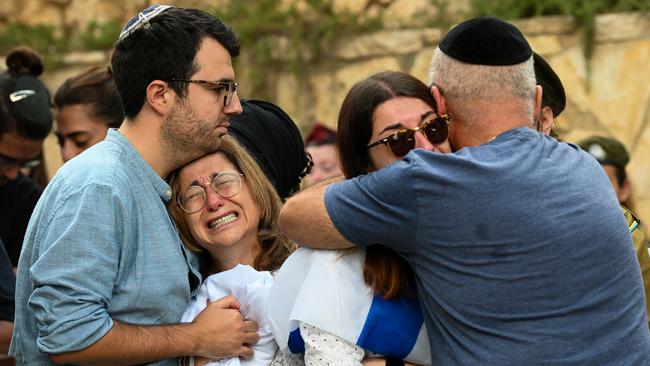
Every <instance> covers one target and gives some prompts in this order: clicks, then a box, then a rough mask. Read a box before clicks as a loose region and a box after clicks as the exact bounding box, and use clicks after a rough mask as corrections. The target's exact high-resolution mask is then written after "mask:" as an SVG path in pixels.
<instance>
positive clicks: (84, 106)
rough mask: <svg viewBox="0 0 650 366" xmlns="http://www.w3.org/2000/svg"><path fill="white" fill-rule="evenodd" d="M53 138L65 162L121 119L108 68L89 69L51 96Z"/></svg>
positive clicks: (104, 135) (98, 138) (122, 112)
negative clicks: (55, 139)
mask: <svg viewBox="0 0 650 366" xmlns="http://www.w3.org/2000/svg"><path fill="white" fill-rule="evenodd" d="M54 105H55V106H56V109H57V115H56V138H57V141H58V143H59V146H61V158H62V159H63V161H64V162H66V161H68V160H70V159H72V158H74V157H75V156H77V155H79V154H80V153H81V152H82V151H84V150H86V149H87V148H89V147H91V146H93V145H94V144H96V143H98V142H100V141H102V140H103V139H104V138H105V137H106V131H108V129H109V128H118V127H120V125H121V124H122V120H124V111H123V110H122V103H121V102H120V96H119V95H118V94H117V91H116V90H115V85H114V84H113V75H112V74H111V72H110V71H109V70H108V69H107V68H98V67H95V68H91V69H89V70H87V71H85V72H83V73H81V74H79V75H77V76H73V77H71V78H69V79H67V80H66V81H64V82H63V84H61V86H60V87H59V89H58V90H57V91H56V94H55V95H54Z"/></svg>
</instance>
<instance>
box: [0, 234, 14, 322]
mask: <svg viewBox="0 0 650 366" xmlns="http://www.w3.org/2000/svg"><path fill="white" fill-rule="evenodd" d="M0 243H2V240H0ZM15 287H16V276H15V275H14V270H13V268H12V266H11V262H9V257H7V252H5V248H4V245H1V244H0V320H9V321H11V322H13V321H14V288H15Z"/></svg>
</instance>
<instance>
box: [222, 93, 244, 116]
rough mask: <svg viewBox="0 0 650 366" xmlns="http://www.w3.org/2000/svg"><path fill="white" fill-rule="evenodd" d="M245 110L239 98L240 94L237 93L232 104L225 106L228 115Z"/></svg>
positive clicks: (231, 101)
mask: <svg viewBox="0 0 650 366" xmlns="http://www.w3.org/2000/svg"><path fill="white" fill-rule="evenodd" d="M242 111H243V109H242V106H241V101H240V100H239V95H238V94H237V93H235V94H233V96H232V99H231V100H230V104H228V105H227V106H226V107H225V108H224V113H226V114H228V115H236V114H240V113H241V112H242Z"/></svg>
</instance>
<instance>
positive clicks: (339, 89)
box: [310, 57, 403, 126]
mask: <svg viewBox="0 0 650 366" xmlns="http://www.w3.org/2000/svg"><path fill="white" fill-rule="evenodd" d="M384 70H397V71H403V70H401V69H400V66H399V63H398V62H397V59H395V58H393V57H383V58H376V59H372V60H368V61H364V62H357V63H354V64H350V65H347V66H344V67H341V68H339V69H337V70H336V71H335V72H334V73H327V72H321V73H317V74H316V75H314V76H313V77H311V78H310V84H311V88H312V90H313V92H314V98H315V100H314V109H315V111H316V113H315V118H317V119H319V120H321V121H323V122H324V123H326V124H328V125H332V126H335V125H336V120H337V119H338V113H339V110H340V108H341V103H342V102H343V99H344V98H345V95H346V94H347V93H348V91H349V90H350V88H351V87H352V86H353V85H354V84H355V83H356V82H358V81H359V80H361V79H363V78H366V77H368V76H370V75H371V74H374V73H376V72H379V71H384Z"/></svg>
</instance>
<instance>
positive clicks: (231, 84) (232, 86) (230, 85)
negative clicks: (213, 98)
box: [169, 79, 239, 107]
mask: <svg viewBox="0 0 650 366" xmlns="http://www.w3.org/2000/svg"><path fill="white" fill-rule="evenodd" d="M169 81H178V82H181V83H195V84H202V85H207V87H208V88H209V89H210V90H212V91H213V92H215V93H217V94H219V95H221V94H223V106H224V107H227V106H229V105H230V102H231V101H232V96H233V95H234V94H235V93H236V92H237V89H239V84H238V83H237V82H235V81H233V80H191V79H170V80H169Z"/></svg>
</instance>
